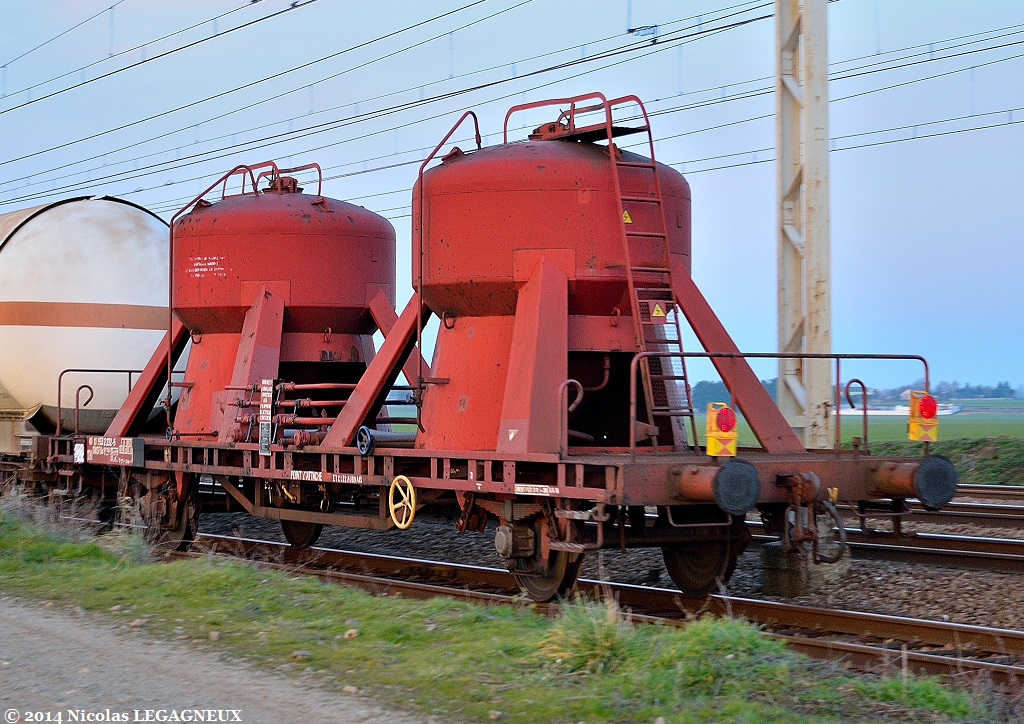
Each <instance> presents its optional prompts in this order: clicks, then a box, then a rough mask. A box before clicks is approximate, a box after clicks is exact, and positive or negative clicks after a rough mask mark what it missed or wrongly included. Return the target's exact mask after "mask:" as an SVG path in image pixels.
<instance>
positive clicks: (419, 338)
mask: <svg viewBox="0 0 1024 724" xmlns="http://www.w3.org/2000/svg"><path fill="white" fill-rule="evenodd" d="M470 117H472V118H473V128H474V129H475V131H476V148H477V150H478V151H479V150H480V149H481V148H483V139H482V138H481V137H480V119H479V118H477V115H476V113H475V112H474V111H466V112H465V113H463V114H462V116H460V117H459V120H457V121H456V122H455V125H454V126H452V128H451V130H450V131H448V133H446V134H445V137H444V138H442V139H441V142H440V143H438V144H437V145H436V146H435V147H434V150H433V151H431V152H430V154H429V155H428V156H427V157H426V158H425V159H423V163H421V164H420V170H419V172H418V173H417V175H416V188H418V189H419V192H418V193H417V197H416V213H417V215H418V217H419V222H420V223H419V227H418V228H415V229H413V233H414V234H416V240H417V242H418V243H419V247H420V248H419V269H418V270H417V271H418V273H417V275H416V297H417V302H418V303H419V308H420V309H421V310H422V309H423V229H424V227H425V226H426V224H424V221H423V196H424V192H423V171H424V170H425V169H426V168H427V164H428V163H430V162H431V161H433V160H434V158H435V157H436V156H437V153H438V151H440V150H441V148H442V147H443V146H444V144H446V143H448V139H449V138H451V137H452V135H453V134H454V133H455V131H456V130H458V128H459V126H461V125H462V122H463V121H465V120H466V119H467V118H470ZM416 348H417V349H420V350H422V349H423V315H422V314H420V315H419V317H418V318H417V320H416ZM409 382H410V383H411V382H412V380H409ZM416 399H417V400H422V399H423V366H422V365H417V369H416ZM421 410H422V408H421V407H420V406H419V405H417V406H416V427H417V428H418V429H419V430H420V431H422V430H423V420H422V419H421V416H420V412H421Z"/></svg>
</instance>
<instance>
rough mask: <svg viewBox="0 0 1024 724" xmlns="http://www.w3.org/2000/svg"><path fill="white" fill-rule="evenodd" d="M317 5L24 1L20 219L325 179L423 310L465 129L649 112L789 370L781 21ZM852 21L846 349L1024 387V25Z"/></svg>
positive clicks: (838, 238) (918, 13)
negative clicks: (912, 359)
mask: <svg viewBox="0 0 1024 724" xmlns="http://www.w3.org/2000/svg"><path fill="white" fill-rule="evenodd" d="M295 5H296V7H294V8H293V7H292V3H291V2H290V1H289V2H284V1H282V0H260V1H259V2H248V0H202V1H200V0H176V2H174V3H154V2H144V1H143V0H101V1H95V0H38V2H32V3H24V2H19V3H15V2H11V0H2V3H0V6H2V8H3V17H4V22H3V23H2V24H0V65H2V68H0V70H2V76H0V94H2V95H3V97H2V98H0V139H3V141H2V142H0V213H6V212H8V211H14V210H17V209H20V208H25V207H29V206H37V205H40V204H45V203H49V202H51V201H55V200H58V199H61V198H67V197H69V196H77V195H84V194H108V195H112V196H118V197H122V198H126V199H130V200H132V201H134V202H136V203H139V204H141V205H143V206H145V207H146V208H149V209H151V210H153V211H154V212H156V213H158V214H160V215H161V216H163V217H164V218H165V219H168V218H170V216H171V215H172V214H174V213H175V212H176V211H178V210H179V209H180V208H181V207H183V206H184V205H185V204H187V203H188V202H190V201H191V200H192V199H193V198H194V197H195V196H196V195H197V194H199V193H200V192H202V191H203V190H204V189H205V188H206V187H207V186H209V185H210V184H211V183H213V182H214V181H216V179H217V178H218V177H219V176H220V175H221V174H223V173H224V172H225V171H227V170H228V169H230V168H232V167H233V166H235V165H237V164H241V163H258V162H261V161H266V160H275V161H277V162H278V163H279V165H281V166H291V165H302V164H307V163H313V162H316V163H319V164H320V165H321V166H322V167H323V168H324V176H325V185H324V193H325V194H326V195H328V196H330V197H333V198H338V199H343V200H346V201H351V202H353V203H357V204H360V205H363V206H365V207H367V208H368V209H371V210H373V211H376V212H377V213H380V214H382V215H384V216H386V217H387V218H389V219H390V220H391V222H392V223H393V224H394V226H395V229H396V232H397V237H398V289H399V292H398V301H399V305H400V306H401V305H402V304H404V302H405V300H406V299H407V298H408V297H409V295H410V294H411V285H410V279H409V276H410V271H409V270H410V261H409V245H410V240H409V235H410V228H409V227H410V220H409V204H410V198H411V188H412V185H413V183H414V181H415V178H416V173H417V169H418V167H419V164H420V163H421V161H422V159H423V158H425V155H426V153H428V152H429V150H430V149H432V148H433V147H434V146H435V145H436V144H437V143H438V142H439V141H440V140H441V139H442V138H443V137H444V135H445V133H447V131H448V129H449V128H450V127H451V126H452V124H454V123H455V121H456V120H457V119H458V118H459V116H460V115H461V113H462V112H463V111H465V110H467V109H474V110H476V111H477V113H478V115H479V117H480V122H481V130H482V132H483V133H484V143H485V144H488V145H489V144H493V143H500V141H501V135H500V134H501V130H502V124H503V119H504V115H505V112H506V111H507V110H508V108H509V107H510V106H512V105H515V104H518V103H524V102H530V101H535V100H542V99H546V98H558V97H567V96H572V95H579V94H583V93H588V92H592V91H598V92H601V93H604V94H605V95H606V96H608V97H614V96H621V95H628V94H635V95H637V96H639V97H640V98H641V99H642V100H643V101H644V103H645V104H646V106H647V109H648V111H649V112H650V113H651V114H652V127H653V133H654V136H655V139H656V146H655V152H656V155H657V158H658V160H659V161H661V162H663V163H669V164H672V165H673V166H674V167H675V168H676V169H677V170H679V171H681V172H682V173H684V175H685V176H686V177H687V179H688V181H689V183H690V186H691V190H692V194H693V276H694V278H695V280H696V282H697V284H698V286H699V287H700V288H701V290H702V291H703V292H704V294H705V296H706V297H707V298H708V300H709V302H710V303H711V305H712V307H713V308H714V309H715V310H716V311H717V313H718V314H719V316H720V317H721V318H722V320H723V322H724V324H725V326H726V327H727V329H728V330H729V331H730V332H731V334H732V336H733V338H734V339H735V340H736V342H737V344H738V345H739V347H740V349H742V350H744V351H748V352H771V351H775V349H776V348H777V339H776V325H777V322H776V314H777V312H776V286H777V281H776V245H777V237H776V231H775V223H776V181H775V173H776V169H775V164H774V163H773V159H774V145H775V125H774V118H773V113H774V109H775V101H774V95H773V88H774V73H775V54H774V42H775V41H774V32H775V30H774V20H773V18H772V17H770V15H771V13H772V9H773V4H772V3H771V2H763V1H758V0H755V1H754V2H738V0H693V1H687V2H679V1H678V0H676V1H671V0H608V1H603V0H560V1H559V2H557V3H556V2H551V1H550V0H454V1H449V0H444V1H434V2H430V3H423V2H411V1H408V0H378V1H377V2H374V3H347V2H342V0H312V1H303V0H300V1H299V2H298V3H295ZM828 15H829V37H828V45H829V50H828V55H829V61H830V73H831V75H830V78H831V80H830V83H829V95H830V99H831V102H830V106H829V115H830V118H829V123H830V137H831V141H830V145H831V153H830V154H829V161H830V185H831V248H832V251H831V254H832V338H833V350H834V351H835V352H842V353H847V352H848V353H883V354H920V355H923V356H925V357H926V358H927V359H928V361H929V363H930V365H931V375H932V380H933V381H939V380H945V381H958V382H960V383H972V384H991V385H994V384H995V383H997V382H999V381H1003V380H1006V381H1009V382H1010V383H1011V384H1012V385H1013V386H1015V387H1016V386H1018V385H1021V384H1024V365H1022V364H1021V362H1020V360H1021V359H1024V325H1022V323H1021V315H1022V312H1024V231H1022V229H1024V210H1022V209H1024V203H1022V197H1024V193H1022V192H1024V176H1022V172H1021V169H1022V168H1024V3H1021V2H1019V1H1018V0H977V1H976V2H971V3H963V2H954V1H952V0H838V1H837V2H832V3H830V4H829V7H828ZM766 16H769V17H766ZM655 25H656V26H657V31H656V35H643V36H638V35H636V34H630V33H629V32H627V30H628V29H630V28H639V27H645V26H655ZM654 38H656V39H657V41H658V42H656V43H652V42H651V40H652V39H654ZM546 120H553V118H551V119H549V118H539V117H525V118H524V119H523V123H524V124H527V125H530V126H531V127H532V126H533V125H538V124H539V123H540V122H542V121H546ZM533 121H536V123H534V122H533ZM516 134H518V136H517V135H516ZM512 135H513V137H516V138H522V137H523V136H524V135H525V131H524V130H523V129H521V128H514V129H513V130H512ZM454 139H455V143H456V144H461V145H462V146H463V147H464V148H465V147H467V146H468V145H470V142H469V141H468V138H467V135H466V134H464V133H456V135H455V137H454ZM628 142H629V139H625V140H624V143H628ZM307 186H308V184H307ZM691 340H692V337H691ZM688 348H689V349H695V348H696V343H695V342H693V341H690V342H689V344H688ZM756 370H757V372H758V374H759V375H760V376H761V377H763V378H768V377H774V376H775V374H776V372H775V370H774V369H773V368H772V366H771V365H767V366H766V365H761V366H758V367H756ZM844 372H848V373H849V374H855V375H857V376H859V377H861V378H862V379H864V381H865V382H866V383H867V384H868V385H869V386H871V387H889V386H896V385H900V384H904V383H908V382H911V381H913V380H914V379H916V378H919V377H920V376H921V371H920V366H919V365H915V364H912V363H909V362H901V363H865V364H864V365H850V366H848V367H846V368H844ZM691 376H692V377H693V378H694V379H700V378H702V377H705V376H710V372H708V373H707V374H705V371H704V370H703V369H702V368H701V367H700V366H697V368H696V369H691ZM844 376H845V375H844Z"/></svg>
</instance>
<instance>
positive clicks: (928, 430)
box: [907, 420, 939, 442]
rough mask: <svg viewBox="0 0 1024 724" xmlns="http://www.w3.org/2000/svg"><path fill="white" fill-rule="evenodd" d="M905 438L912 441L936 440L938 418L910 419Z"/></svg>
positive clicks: (937, 436) (937, 435) (937, 437)
mask: <svg viewBox="0 0 1024 724" xmlns="http://www.w3.org/2000/svg"><path fill="white" fill-rule="evenodd" d="M907 433H908V434H907V438H908V439H909V440H912V441H913V442H938V441H939V421H938V420H920V421H919V420H911V421H910V427H909V430H908V431H907Z"/></svg>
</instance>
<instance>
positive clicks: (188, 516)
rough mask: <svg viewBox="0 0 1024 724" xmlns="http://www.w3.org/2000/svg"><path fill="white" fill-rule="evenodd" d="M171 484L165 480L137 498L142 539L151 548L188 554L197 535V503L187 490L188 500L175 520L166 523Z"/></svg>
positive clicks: (190, 491) (182, 503) (180, 506)
mask: <svg viewBox="0 0 1024 724" xmlns="http://www.w3.org/2000/svg"><path fill="white" fill-rule="evenodd" d="M171 484H172V483H169V482H168V480H167V479H166V478H165V479H162V480H160V481H158V484H155V485H153V486H152V487H151V488H149V489H145V488H143V490H141V491H140V495H139V498H138V510H139V513H140V514H141V517H142V522H143V523H144V524H145V525H146V533H145V536H146V540H148V541H149V542H150V544H152V545H153V546H154V547H156V548H158V549H161V550H171V551H187V550H188V549H189V548H191V547H192V544H193V543H194V542H195V539H196V533H197V532H198V531H199V503H198V500H197V498H196V494H195V491H194V490H193V489H192V487H191V486H189V488H188V492H187V493H186V496H187V497H186V498H185V499H184V500H182V501H179V503H178V511H179V516H178V520H177V521H174V520H169V519H167V515H168V513H167V511H168V509H169V508H170V501H169V496H170V495H171V494H172V493H171V492H169V490H168V489H169V488H170V486H171Z"/></svg>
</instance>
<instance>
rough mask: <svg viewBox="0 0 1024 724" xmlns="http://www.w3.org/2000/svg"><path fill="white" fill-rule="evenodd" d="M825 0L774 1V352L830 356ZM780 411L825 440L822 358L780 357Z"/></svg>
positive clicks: (826, 374) (828, 437)
mask: <svg viewBox="0 0 1024 724" xmlns="http://www.w3.org/2000/svg"><path fill="white" fill-rule="evenodd" d="M827 10H828V0H775V28H776V29H775V33H776V85H775V98H776V145H777V149H778V151H777V159H778V163H777V167H778V173H777V184H778V200H779V201H778V203H779V212H778V269H779V295H778V304H779V351H780V352H782V353H790V354H798V353H831V351H832V293H831V271H830V250H829V179H828V142H829V140H828V43H827V30H828V19H827ZM778 397H779V408H780V409H781V410H782V413H783V414H784V415H785V416H786V419H787V420H788V421H789V423H790V425H792V427H793V429H794V430H795V431H796V432H797V433H798V434H802V435H803V439H804V444H805V445H806V446H807V447H812V448H823V447H829V446H831V444H832V424H833V422H832V412H833V411H832V407H833V402H832V400H833V390H832V381H831V366H830V364H829V361H828V360H799V359H783V360H780V362H779V382H778Z"/></svg>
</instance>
